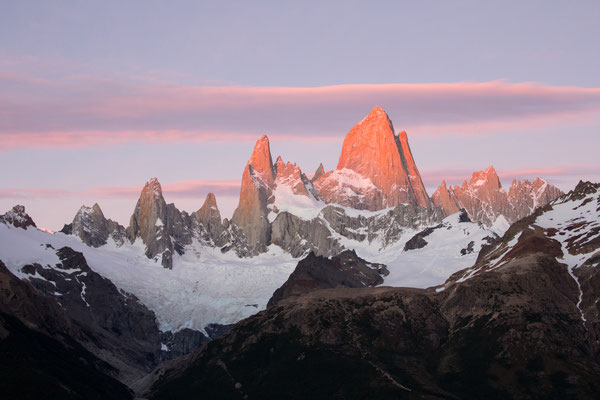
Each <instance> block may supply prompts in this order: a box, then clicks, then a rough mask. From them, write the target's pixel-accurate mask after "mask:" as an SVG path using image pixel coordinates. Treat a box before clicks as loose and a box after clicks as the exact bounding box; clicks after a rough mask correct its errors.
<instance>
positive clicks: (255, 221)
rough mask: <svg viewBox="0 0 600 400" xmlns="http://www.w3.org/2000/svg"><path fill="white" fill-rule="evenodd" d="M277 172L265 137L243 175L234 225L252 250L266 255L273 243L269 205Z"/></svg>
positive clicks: (253, 153) (255, 150)
mask: <svg viewBox="0 0 600 400" xmlns="http://www.w3.org/2000/svg"><path fill="white" fill-rule="evenodd" d="M274 183H275V172H274V171H273V161H272V159H271V149H270V146H269V139H268V138H267V136H266V135H264V136H263V137H261V138H260V139H259V140H258V141H257V142H256V145H255V146H254V150H253V152H252V156H251V157H250V160H248V163H247V164H246V168H244V173H243V174H242V187H241V190H240V202H239V204H238V207H237V208H236V209H235V211H234V213H233V217H232V218H231V221H232V222H233V223H234V224H236V225H237V226H239V227H240V228H241V229H242V230H243V231H244V234H245V235H246V239H247V241H248V243H249V244H250V245H251V246H256V250H257V251H263V250H264V248H266V244H267V243H268V242H269V239H270V224H269V221H268V220H267V214H268V212H269V210H268V209H267V201H268V199H269V197H271V195H272V193H273V186H274Z"/></svg>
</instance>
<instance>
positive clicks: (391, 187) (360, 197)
mask: <svg viewBox="0 0 600 400" xmlns="http://www.w3.org/2000/svg"><path fill="white" fill-rule="evenodd" d="M315 185H316V186H317V189H318V191H319V194H320V196H321V198H322V199H323V200H325V201H326V202H328V203H339V204H342V205H347V206H352V207H355V208H363V209H370V210H377V209H382V208H386V207H393V206H396V205H398V204H401V203H406V204H413V205H418V206H420V207H425V208H426V207H429V206H430V202H429V196H428V195H427V192H426V190H425V187H424V185H423V182H422V180H421V176H420V174H419V171H418V169H417V166H416V165H415V162H414V159H413V156H412V153H411V150H410V147H409V146H408V138H407V136H406V132H401V133H400V135H398V136H397V135H395V133H394V126H393V124H392V121H391V120H390V118H389V117H388V115H387V114H386V112H385V111H383V109H382V108H381V107H377V106H376V107H374V108H373V110H371V112H370V113H369V115H367V116H366V117H365V118H364V119H363V120H362V121H360V122H359V123H358V124H356V125H355V126H354V127H353V128H352V129H351V130H350V132H348V134H347V135H346V138H345V139H344V143H343V145H342V153H341V155H340V159H339V161H338V165H337V171H332V172H328V173H327V174H325V176H324V177H322V178H320V179H319V180H317V181H315ZM346 186H350V189H351V192H355V193H356V194H357V196H354V197H352V198H349V197H348V194H347V193H348V192H349V191H348V190H345V187H346ZM351 192H350V193H351Z"/></svg>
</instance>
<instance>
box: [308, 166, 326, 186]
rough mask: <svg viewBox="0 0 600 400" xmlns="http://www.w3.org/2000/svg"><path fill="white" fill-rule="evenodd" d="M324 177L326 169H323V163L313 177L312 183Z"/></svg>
mask: <svg viewBox="0 0 600 400" xmlns="http://www.w3.org/2000/svg"><path fill="white" fill-rule="evenodd" d="M323 175H325V169H324V168H323V163H320V164H319V167H318V168H317V170H316V171H315V174H314V175H313V177H312V178H311V179H310V181H311V182H314V181H316V180H317V179H319V178H320V177H322V176H323Z"/></svg>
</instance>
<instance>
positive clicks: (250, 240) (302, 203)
mask: <svg viewBox="0 0 600 400" xmlns="http://www.w3.org/2000/svg"><path fill="white" fill-rule="evenodd" d="M323 205H324V204H322V203H319V200H318V194H317V191H316V189H315V187H314V186H313V184H312V183H311V182H310V180H309V179H308V178H307V177H306V175H305V174H304V173H303V172H302V171H301V170H300V167H298V166H297V165H296V164H292V163H290V162H287V163H285V162H284V161H283V159H282V158H281V157H278V158H277V162H276V163H275V164H273V161H272V157H271V149H270V145H269V138H268V137H267V136H266V135H264V136H263V137H261V138H260V139H259V140H258V141H257V142H256V145H255V146H254V150H253V152H252V156H251V157H250V160H248V163H247V164H246V168H245V169H244V173H243V175H242V187H241V190H240V201H239V205H238V207H237V208H236V210H235V211H234V213H233V217H232V218H231V222H232V223H233V224H234V225H235V226H237V227H239V228H240V229H241V231H242V232H243V235H244V239H243V240H244V241H245V242H246V243H247V245H248V246H249V249H250V251H249V252H244V253H243V254H242V255H255V254H258V253H261V252H264V251H265V250H266V248H267V246H268V245H269V244H270V243H271V232H272V226H271V222H272V220H269V214H271V213H272V214H271V215H275V214H278V213H279V212H280V211H287V209H288V207H292V208H294V209H295V210H298V209H317V210H318V208H319V206H321V207H322V206H323ZM272 218H273V219H274V218H275V217H274V216H273V217H272Z"/></svg>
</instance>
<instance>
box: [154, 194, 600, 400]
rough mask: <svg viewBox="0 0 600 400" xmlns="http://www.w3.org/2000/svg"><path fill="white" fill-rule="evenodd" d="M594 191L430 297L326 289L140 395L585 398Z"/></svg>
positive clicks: (162, 375)
mask: <svg viewBox="0 0 600 400" xmlns="http://www.w3.org/2000/svg"><path fill="white" fill-rule="evenodd" d="M599 192H600V185H594V184H590V183H583V182H582V183H580V184H579V185H578V186H577V188H576V189H575V191H572V192H571V193H569V194H568V195H566V196H563V197H561V198H560V199H558V200H557V201H555V202H554V203H552V205H548V206H545V207H544V208H542V209H538V210H537V212H536V213H535V214H533V215H532V216H530V217H527V218H525V219H523V220H520V221H518V222H517V223H516V224H514V225H513V226H512V227H511V228H510V229H509V230H508V231H507V233H506V234H505V235H504V236H503V237H502V238H501V239H500V240H499V241H498V242H496V243H494V244H491V245H489V246H487V247H486V248H484V249H483V250H482V252H481V253H480V256H479V258H478V260H477V262H476V264H475V265H474V266H473V267H471V268H468V269H466V270H463V271H459V272H457V273H456V274H454V275H453V276H452V277H450V279H448V281H447V282H446V283H445V284H444V285H443V286H440V287H438V288H430V289H409V288H386V287H378V288H362V289H349V288H336V289H328V290H317V291H313V292H310V293H308V294H305V295H303V296H294V297H291V298H288V299H284V300H282V301H281V302H279V303H278V304H276V305H274V306H273V307H271V308H269V309H268V310H266V311H263V312H261V313H259V314H257V315H255V316H253V317H250V318H248V319H246V320H244V321H242V322H240V323H238V324H237V325H236V326H235V327H234V328H232V330H231V331H229V332H228V333H227V334H226V335H224V336H223V337H222V338H221V339H218V340H215V341H213V342H211V343H209V344H208V345H207V346H205V347H204V348H202V349H201V350H199V351H197V352H196V353H194V354H193V355H191V356H190V357H188V358H187V359H183V360H180V361H178V362H176V363H173V364H170V366H168V367H165V368H163V369H160V370H156V371H155V372H154V377H155V381H154V383H153V384H152V385H149V387H148V389H147V390H146V395H147V396H148V397H150V398H153V399H166V398H196V397H198V396H201V397H205V398H215V399H225V398H228V399H236V398H239V399H243V398H248V399H252V398H260V399H265V398H287V399H306V398H311V399H329V398H339V399H367V398H378V399H397V398H469V399H481V398H486V399H506V398H514V399H517V398H519V399H523V398H525V399H527V398H531V399H534V398H535V399H540V398H544V399H548V398H551V399H564V398H596V397H597V394H598V393H599V392H600V379H599V378H600V365H599V360H600V348H599V346H598V337H599V336H600V318H599V315H600V313H599V310H598V302H597V300H598V298H599V297H600V275H599V274H598V270H599V268H598V266H599V264H600V257H599V254H600V253H599V251H598V249H599V248H600V240H599V239H598V238H599V235H598V233H599V231H600V226H599V224H600V218H599V217H598V216H599V214H600V193H599ZM565 210H567V211H568V210H571V211H569V212H566V211H565ZM550 223H553V224H555V226H550V225H549V224H550ZM573 260H576V261H577V262H576V263H574V261H573Z"/></svg>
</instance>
